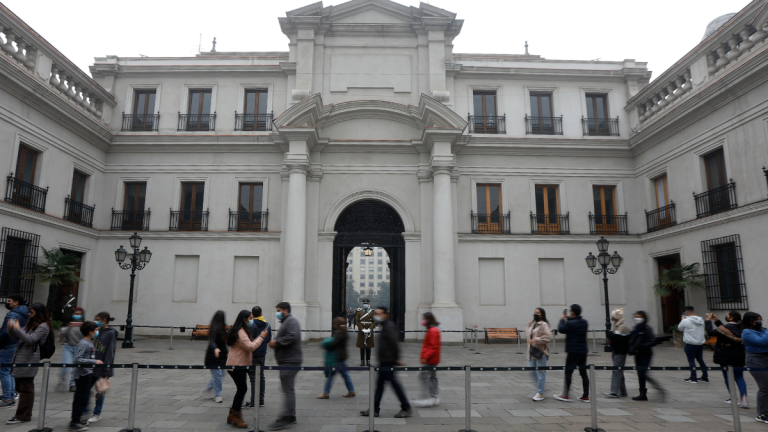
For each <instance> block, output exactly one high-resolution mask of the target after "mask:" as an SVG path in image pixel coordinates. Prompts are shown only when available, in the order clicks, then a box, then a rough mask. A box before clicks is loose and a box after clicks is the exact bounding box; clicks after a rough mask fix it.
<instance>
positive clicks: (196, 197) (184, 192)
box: [179, 182, 205, 230]
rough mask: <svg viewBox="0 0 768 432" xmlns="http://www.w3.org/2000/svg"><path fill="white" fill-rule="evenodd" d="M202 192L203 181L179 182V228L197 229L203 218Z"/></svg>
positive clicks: (203, 188)
mask: <svg viewBox="0 0 768 432" xmlns="http://www.w3.org/2000/svg"><path fill="white" fill-rule="evenodd" d="M204 193H205V183H197V182H194V183H193V182H184V183H182V184H181V212H180V214H179V229H186V230H195V229H199V227H200V225H201V223H202V219H203V198H204Z"/></svg>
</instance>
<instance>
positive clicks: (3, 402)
mask: <svg viewBox="0 0 768 432" xmlns="http://www.w3.org/2000/svg"><path fill="white" fill-rule="evenodd" d="M26 303H27V302H26V301H25V300H24V297H22V296H20V295H12V296H9V297H8V299H7V300H6V302H5V308H6V309H8V310H9V312H8V313H7V314H5V319H4V320H3V326H2V327H0V363H13V355H14V354H15V353H16V347H17V346H18V345H19V340H18V339H12V338H11V337H10V336H9V335H8V321H9V320H11V319H14V320H16V321H18V322H19V327H20V328H24V326H25V325H27V320H29V308H28V307H27V306H26ZM0 385H2V388H3V394H2V397H0V408H5V407H10V406H13V405H14V404H15V403H16V402H15V401H14V400H13V397H14V393H15V392H16V387H15V386H14V380H13V378H12V377H11V368H10V367H0Z"/></svg>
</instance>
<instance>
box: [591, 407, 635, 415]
mask: <svg viewBox="0 0 768 432" xmlns="http://www.w3.org/2000/svg"><path fill="white" fill-rule="evenodd" d="M597 412H598V413H599V414H600V415H604V416H631V415H632V414H630V413H628V412H626V411H624V410H623V409H618V408H598V409H597Z"/></svg>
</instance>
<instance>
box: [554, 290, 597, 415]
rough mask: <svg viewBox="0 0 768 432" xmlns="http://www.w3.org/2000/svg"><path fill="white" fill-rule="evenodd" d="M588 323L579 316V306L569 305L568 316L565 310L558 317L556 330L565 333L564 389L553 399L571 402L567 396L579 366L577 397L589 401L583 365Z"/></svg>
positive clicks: (587, 382)
mask: <svg viewBox="0 0 768 432" xmlns="http://www.w3.org/2000/svg"><path fill="white" fill-rule="evenodd" d="M588 328H589V323H588V322H587V320H585V319H584V318H582V317H581V306H579V305H577V304H572V305H571V311H570V316H568V317H566V315H565V311H563V315H562V316H561V317H560V323H559V324H558V325H557V330H558V331H559V332H560V333H562V334H564V335H565V352H566V353H568V355H566V357H565V366H566V369H565V390H564V391H563V393H562V394H559V395H555V399H557V400H559V401H563V402H573V401H574V399H573V398H571V397H570V396H568V393H569V391H570V389H571V379H572V377H573V371H574V370H575V368H579V367H580V369H579V375H581V385H582V387H583V390H582V394H581V396H579V397H578V398H577V399H578V400H580V401H582V402H589V376H588V375H587V370H586V369H584V368H583V366H586V365H587V353H588V352H589V348H587V329H588Z"/></svg>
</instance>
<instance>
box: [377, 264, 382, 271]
mask: <svg viewBox="0 0 768 432" xmlns="http://www.w3.org/2000/svg"><path fill="white" fill-rule="evenodd" d="M379 264H381V263H379ZM376 271H378V272H380V271H381V267H376Z"/></svg>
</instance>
